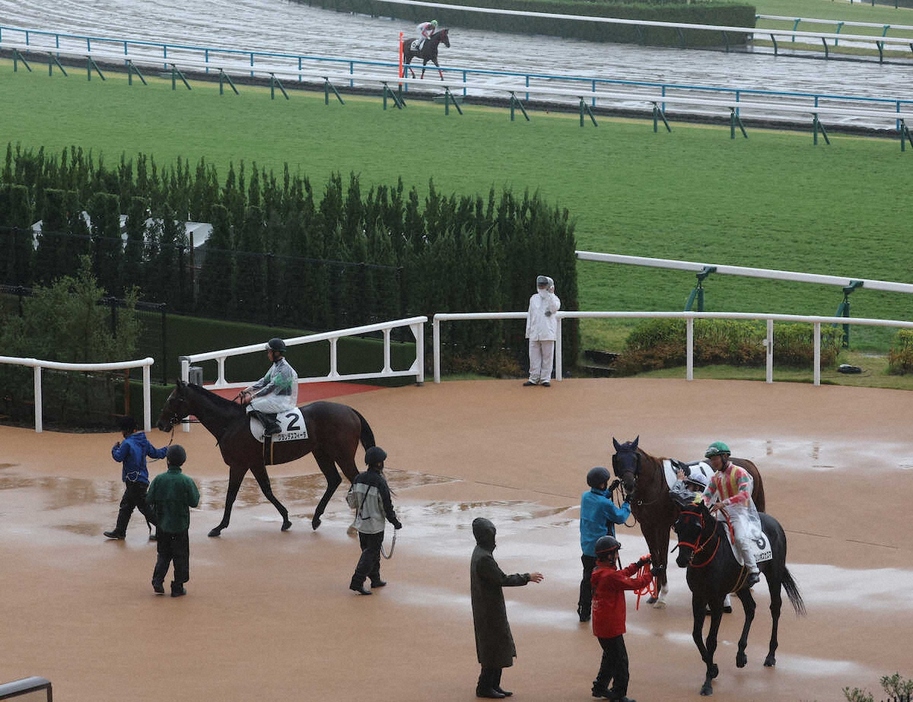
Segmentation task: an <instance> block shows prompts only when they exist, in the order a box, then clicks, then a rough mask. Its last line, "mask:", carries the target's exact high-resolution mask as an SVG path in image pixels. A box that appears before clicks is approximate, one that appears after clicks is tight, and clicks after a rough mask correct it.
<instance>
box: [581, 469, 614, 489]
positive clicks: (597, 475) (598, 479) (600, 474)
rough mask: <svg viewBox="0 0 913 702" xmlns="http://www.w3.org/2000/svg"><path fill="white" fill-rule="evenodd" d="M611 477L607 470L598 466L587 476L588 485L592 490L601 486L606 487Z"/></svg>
mask: <svg viewBox="0 0 913 702" xmlns="http://www.w3.org/2000/svg"><path fill="white" fill-rule="evenodd" d="M611 477H612V476H611V475H609V471H608V469H607V468H603V467H602V466H596V467H595V468H590V470H589V472H588V473H587V474H586V484H587V485H589V486H590V487H591V488H598V487H599V486H600V485H605V484H606V483H607V482H609V478H611Z"/></svg>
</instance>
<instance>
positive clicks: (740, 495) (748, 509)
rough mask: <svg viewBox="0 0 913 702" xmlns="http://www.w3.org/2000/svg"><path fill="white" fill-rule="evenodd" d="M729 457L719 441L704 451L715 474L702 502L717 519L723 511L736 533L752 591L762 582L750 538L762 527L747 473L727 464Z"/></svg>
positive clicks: (723, 445) (737, 543)
mask: <svg viewBox="0 0 913 702" xmlns="http://www.w3.org/2000/svg"><path fill="white" fill-rule="evenodd" d="M730 453H731V452H730V451H729V447H728V446H727V445H726V444H724V443H723V442H722V441H714V442H713V443H712V444H710V446H709V447H707V451H706V452H705V453H704V458H706V459H707V461H708V463H710V467H711V468H713V470H714V471H715V472H714V474H713V476H712V477H711V478H710V484H709V485H708V486H707V489H706V490H704V495H703V498H704V503H705V504H706V505H707V506H708V507H710V511H711V512H712V513H713V514H717V519H720V518H721V515H719V514H718V513H719V512H720V511H721V510H723V509H724V508H725V510H726V513H727V514H728V515H729V521H730V522H731V523H732V528H733V530H734V532H735V536H734V539H733V540H734V542H735V543H734V545H735V547H736V548H737V549H738V551H739V553H740V554H741V556H742V561H743V563H744V564H745V567H746V568H748V571H749V572H748V580H747V581H746V583H745V585H746V587H752V586H753V585H756V584H757V582H758V581H759V580H760V579H761V576H760V575H759V571H758V564H757V563H755V558H754V554H753V553H752V550H751V539H752V534H753V533H755V532H756V531H757V532H760V527H761V523H760V518H759V517H758V510H757V508H756V507H755V505H754V501H753V500H752V499H751V488H752V486H753V483H754V481H753V480H752V478H751V475H750V474H749V473H748V471H747V470H745V469H744V468H741V467H740V466H737V465H735V464H734V463H731V462H730V460H729V456H730ZM755 527H757V528H755Z"/></svg>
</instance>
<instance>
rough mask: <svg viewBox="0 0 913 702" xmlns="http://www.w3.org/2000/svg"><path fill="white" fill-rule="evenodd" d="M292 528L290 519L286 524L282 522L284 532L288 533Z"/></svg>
mask: <svg viewBox="0 0 913 702" xmlns="http://www.w3.org/2000/svg"><path fill="white" fill-rule="evenodd" d="M291 528H292V523H291V522H290V521H289V520H288V519H286V520H285V521H284V522H282V531H288V530H289V529H291Z"/></svg>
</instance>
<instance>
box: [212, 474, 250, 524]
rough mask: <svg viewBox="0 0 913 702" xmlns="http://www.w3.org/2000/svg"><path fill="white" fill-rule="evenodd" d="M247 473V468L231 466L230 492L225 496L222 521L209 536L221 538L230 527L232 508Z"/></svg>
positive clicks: (229, 475)
mask: <svg viewBox="0 0 913 702" xmlns="http://www.w3.org/2000/svg"><path fill="white" fill-rule="evenodd" d="M246 473H247V468H242V467H235V466H229V473H228V492H227V493H226V494H225V510H224V512H222V521H221V522H219V525H218V526H216V527H214V528H213V529H210V530H209V536H219V535H221V533H222V530H223V529H225V528H227V527H228V522H229V521H231V508H232V505H234V503H235V498H236V497H237V496H238V490H240V489H241V481H242V480H244V476H245V474H246Z"/></svg>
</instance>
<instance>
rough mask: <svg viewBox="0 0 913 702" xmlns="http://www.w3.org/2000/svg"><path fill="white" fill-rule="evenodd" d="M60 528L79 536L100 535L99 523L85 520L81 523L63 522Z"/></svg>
mask: <svg viewBox="0 0 913 702" xmlns="http://www.w3.org/2000/svg"><path fill="white" fill-rule="evenodd" d="M58 528H60V529H63V530H64V531H69V532H70V533H72V534H78V535H79V536H98V533H99V532H98V524H90V523H88V522H83V523H81V524H61V525H60V526H59V527H58Z"/></svg>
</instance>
